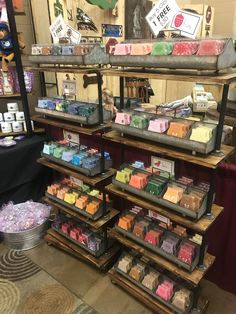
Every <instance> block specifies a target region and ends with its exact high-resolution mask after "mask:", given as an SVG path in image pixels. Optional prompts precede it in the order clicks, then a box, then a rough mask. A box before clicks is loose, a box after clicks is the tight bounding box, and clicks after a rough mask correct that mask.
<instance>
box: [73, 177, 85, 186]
mask: <svg viewBox="0 0 236 314" xmlns="http://www.w3.org/2000/svg"><path fill="white" fill-rule="evenodd" d="M70 180H71V182H73V184H74V185H76V186H78V187H82V186H83V185H84V182H83V181H82V180H79V179H77V178H75V177H70Z"/></svg>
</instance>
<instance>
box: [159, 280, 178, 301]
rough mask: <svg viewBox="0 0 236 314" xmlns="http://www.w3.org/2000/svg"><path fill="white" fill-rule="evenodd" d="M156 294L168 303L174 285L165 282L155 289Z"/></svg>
mask: <svg viewBox="0 0 236 314" xmlns="http://www.w3.org/2000/svg"><path fill="white" fill-rule="evenodd" d="M156 294H157V295H158V296H159V297H160V298H162V299H163V300H165V301H170V300H171V298H172V297H173V294H174V283H173V282H171V281H168V280H165V281H164V282H163V283H162V284H161V285H159V286H158V287H157V290H156Z"/></svg>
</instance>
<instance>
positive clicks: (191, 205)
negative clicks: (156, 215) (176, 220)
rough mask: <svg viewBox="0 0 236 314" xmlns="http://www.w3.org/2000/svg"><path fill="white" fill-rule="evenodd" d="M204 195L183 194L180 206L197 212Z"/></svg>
mask: <svg viewBox="0 0 236 314" xmlns="http://www.w3.org/2000/svg"><path fill="white" fill-rule="evenodd" d="M202 200H203V194H201V193H197V192H195V193H194V192H191V193H189V194H183V197H182V199H181V201H180V206H182V207H184V208H187V209H190V210H192V211H197V210H198V209H199V208H200V207H201V204H202Z"/></svg>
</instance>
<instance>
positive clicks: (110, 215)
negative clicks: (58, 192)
mask: <svg viewBox="0 0 236 314" xmlns="http://www.w3.org/2000/svg"><path fill="white" fill-rule="evenodd" d="M43 201H44V202H45V203H47V204H48V205H51V206H54V207H56V208H58V209H59V210H61V211H63V212H64V213H66V214H68V215H70V216H71V217H73V218H77V219H79V220H81V221H83V222H84V223H86V224H87V225H89V226H90V227H92V229H93V231H97V230H99V229H101V228H105V227H106V226H107V225H109V224H110V223H111V222H112V220H114V219H115V218H116V217H117V216H118V215H119V213H120V212H119V211H118V210H116V209H114V208H109V209H108V211H107V214H106V215H105V216H104V217H101V218H100V219H98V220H96V221H93V220H91V219H88V218H87V217H85V216H83V215H82V214H80V213H78V212H75V211H73V210H72V209H70V208H68V207H66V206H63V205H61V204H59V203H57V202H54V201H52V200H50V199H49V198H47V197H44V198H43Z"/></svg>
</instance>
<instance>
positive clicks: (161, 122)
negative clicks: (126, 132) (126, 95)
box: [148, 119, 169, 133]
mask: <svg viewBox="0 0 236 314" xmlns="http://www.w3.org/2000/svg"><path fill="white" fill-rule="evenodd" d="M168 127H169V120H167V119H155V120H151V121H150V122H149V127H148V131H152V132H157V133H164V132H166V131H167V129H168Z"/></svg>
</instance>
